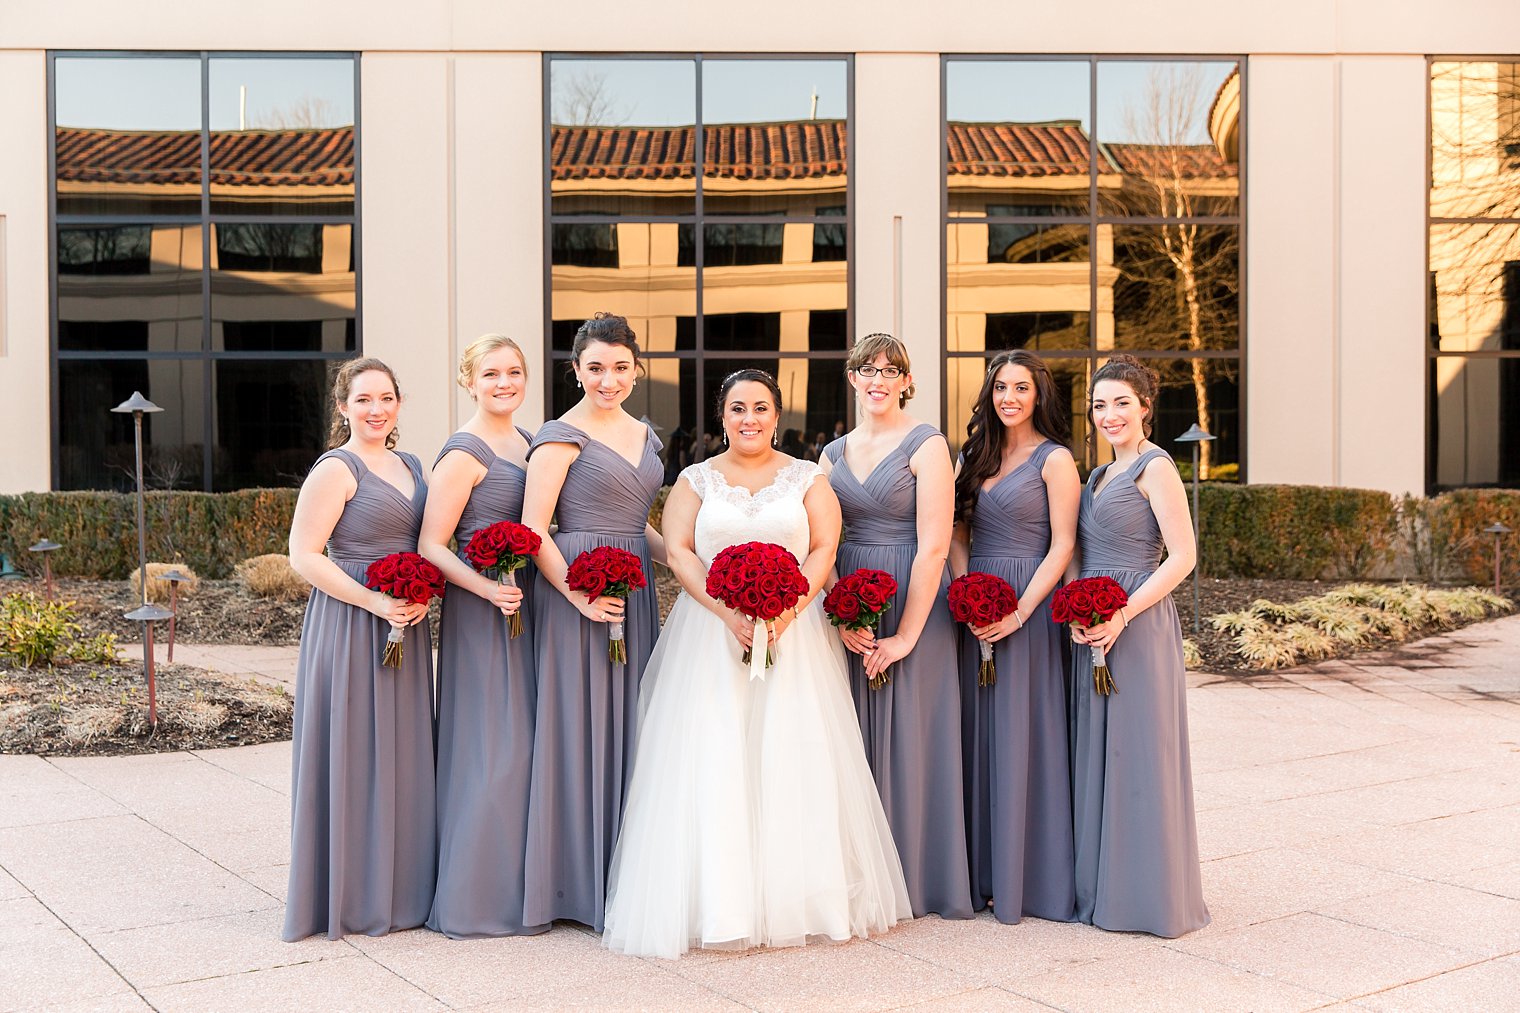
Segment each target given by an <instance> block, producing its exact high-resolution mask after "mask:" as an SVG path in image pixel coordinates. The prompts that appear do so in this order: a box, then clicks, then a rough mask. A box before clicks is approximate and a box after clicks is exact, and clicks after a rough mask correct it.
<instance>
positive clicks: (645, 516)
mask: <svg viewBox="0 0 1520 1013" xmlns="http://www.w3.org/2000/svg"><path fill="white" fill-rule="evenodd" d="M545 443H573V444H575V445H576V446H577V447H580V448H581V453H580V456H579V457H577V458H576V459H575V461H574V462H573V463H571V465H570V470H569V472H568V473H567V474H566V475H565V483H564V485H563V486H562V487H561V488H560V494H559V505H558V506H557V507H556V508H555V515H556V518H557V520H558V521H559V530H560V531H561V532H563V533H568V532H586V533H590V534H599V535H613V536H616V537H621V538H642V537H643V536H644V525H645V524H647V523H649V507H650V505H651V504H653V502H654V497H655V493H657V492H659V489H660V483H661V482H662V481H663V480H664V478H665V466H664V465H663V464H661V463H660V457H659V451H660V448H661V446H663V444H661V443H660V438H659V437H658V436H656V435H655V434H654V430H652V429H651V430H649V438H648V439H647V440H645V442H644V454H643V456H642V457H641V458H640V459H639V463H638V466H637V467H635V466H634V465H632V464H630V463H629V462H628V461H627V459H625V458H624V457H623V456H622V455H621V454H619V453H618V452H617V451H615V450H613V449H612V448H611V447H609V446H607V444H605V443H603V442H602V441H601V440H598V439H596V438H595V437H593V436H591V435H589V434H588V433H586V432H585V431H584V430H581V429H577V428H576V427H575V426H572V425H570V423H568V422H562V421H560V420H559V419H554V420H553V421H550V422H545V423H544V424H543V426H542V428H540V429H539V431H538V435H537V436H535V437H533V443H532V446H531V447H530V449H529V451H528V453H529V454H530V455H531V454H532V453H533V452H534V451H535V450H537V449H538V448H539V447H541V446H543V445H544V444H545Z"/></svg>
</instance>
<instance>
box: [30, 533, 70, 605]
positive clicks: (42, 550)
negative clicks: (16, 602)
mask: <svg viewBox="0 0 1520 1013" xmlns="http://www.w3.org/2000/svg"><path fill="white" fill-rule="evenodd" d="M61 548H63V546H61V545H59V544H58V543H57V542H55V541H53V540H52V539H51V538H44V539H42V541H40V542H38V543H37V544H36V545H29V546H27V550H26V551H28V552H35V553H37V554H38V555H40V556H41V557H42V579H43V580H44V581H45V582H46V586H47V600H48V601H52V600H53V564H52V563H51V562H49V556H50V554H51V553H54V552H57V551H58V550H59V549H61Z"/></svg>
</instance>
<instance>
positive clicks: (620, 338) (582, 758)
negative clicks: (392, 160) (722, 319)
mask: <svg viewBox="0 0 1520 1013" xmlns="http://www.w3.org/2000/svg"><path fill="white" fill-rule="evenodd" d="M571 352H572V355H573V357H574V363H573V364H574V368H575V379H576V382H577V383H578V384H579V385H580V386H581V388H582V389H583V390H584V391H585V395H584V396H583V397H582V398H581V400H580V401H579V402H577V403H576V404H575V405H574V406H573V407H572V408H571V409H570V410H569V411H567V412H566V413H565V414H564V415H563V416H561V417H560V418H559V419H556V420H554V421H551V422H546V423H545V424H544V425H543V427H542V428H541V429H539V431H538V435H537V436H536V437H534V439H533V445H532V447H531V448H530V449H529V451H528V453H529V463H528V482H527V491H526V493H525V495H524V499H523V523H524V524H526V525H528V526H529V527H531V528H532V529H533V530H535V531H537V532H538V533H539V534H540V535H541V536H543V539H544V544H543V548H542V549H540V550H539V555H538V566H539V571H538V580H537V581H536V582H535V584H534V588H533V602H534V608H533V629H534V638H535V643H534V652H535V658H536V671H537V673H538V716H537V721H536V723H535V730H534V751H533V777H532V788H531V792H530V795H529V802H528V826H529V828H530V829H529V834H528V850H527V863H526V869H527V873H526V884H527V895H526V898H525V901H524V913H523V922H524V924H527V925H547V924H548V923H549V922H552V921H554V920H555V919H557V918H566V919H569V920H571V921H577V922H580V923H582V924H584V925H588V926H590V927H591V928H592V929H594V930H595V931H597V932H601V931H602V929H603V922H602V919H603V911H604V906H603V901H604V898H605V895H606V892H607V867H608V863H609V862H610V861H611V859H612V849H613V846H614V845H615V844H616V843H617V831H618V825H619V823H620V822H621V818H622V810H623V799H624V798H625V797H626V793H627V789H628V781H629V777H630V775H631V774H632V773H633V747H634V731H635V729H636V728H637V725H638V699H639V679H640V677H641V676H642V675H643V672H644V664H645V662H647V661H648V660H649V653H650V651H652V650H653V649H654V643H655V640H656V638H657V637H658V636H659V632H660V617H659V607H658V605H657V603H656V601H655V592H654V571H653V570H652V569H651V567H650V560H651V558H653V559H659V560H661V561H662V562H663V560H664V555H665V554H664V544H663V543H662V542H661V541H660V536H659V535H658V534H657V533H655V531H654V529H653V528H651V527H650V526H649V508H650V506H652V505H653V503H654V497H655V494H656V493H657V492H658V491H659V489H660V482H661V480H662V479H663V478H664V476H665V466H664V465H663V464H661V463H660V458H659V450H660V446H661V444H660V441H659V438H658V437H656V436H655V434H654V431H653V430H652V429H651V428H650V427H649V426H648V425H647V424H645V423H643V422H640V421H639V420H638V419H635V418H634V417H633V416H631V415H629V414H628V413H627V412H626V411H624V410H623V402H624V401H626V400H627V399H628V395H629V394H630V393H631V392H632V391H633V388H634V384H635V382H636V379H635V378H636V376H637V371H638V365H639V344H638V339H637V338H636V337H635V336H634V333H633V330H632V329H631V328H630V327H629V326H628V321H626V320H624V319H623V318H622V317H620V316H614V315H612V314H610V313H598V314H597V315H596V316H595V317H593V318H592V319H590V320H587V321H586V322H585V323H584V324H582V325H581V328H580V330H578V331H577V332H576V334H575V344H574V345H573V346H572V349H571ZM551 519H556V520H557V521H558V524H559V529H558V531H557V532H556V533H555V534H554V537H553V538H552V539H551V538H550V537H549V522H550V520H551ZM598 545H613V546H616V547H617V548H620V549H627V550H628V551H630V552H633V553H635V554H636V555H638V556H639V557H640V558H641V559H642V560H643V564H644V575H645V577H647V578H648V580H649V586H648V587H645V588H643V589H642V590H639V591H635V592H634V593H633V595H632V597H630V598H629V600H628V602H627V607H626V611H625V608H624V603H623V601H622V600H621V599H618V598H612V597H606V596H604V597H601V598H598V599H596V600H595V601H587V600H586V596H585V595H584V594H581V593H579V592H572V591H570V590H569V588H568V587H567V586H566V584H565V571H566V570H567V569H568V567H569V564H570V563H571V562H573V561H574V560H575V557H576V556H578V555H580V554H581V553H582V552H584V551H585V550H587V549H592V548H595V547H596V546H598ZM619 619H621V620H623V626H624V636H625V637H626V638H627V643H626V647H627V652H628V661H627V663H626V664H617V665H614V664H613V663H612V662H610V661H608V660H607V639H608V633H609V630H608V625H607V624H608V623H609V622H612V621H615V620H619Z"/></svg>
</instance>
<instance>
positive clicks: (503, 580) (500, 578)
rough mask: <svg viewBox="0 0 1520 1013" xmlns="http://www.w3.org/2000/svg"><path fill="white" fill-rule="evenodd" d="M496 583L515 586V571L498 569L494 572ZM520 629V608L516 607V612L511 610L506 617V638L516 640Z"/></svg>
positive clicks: (520, 633)
mask: <svg viewBox="0 0 1520 1013" xmlns="http://www.w3.org/2000/svg"><path fill="white" fill-rule="evenodd" d="M496 583H498V584H505V585H506V586H507V587H516V586H517V571H516V570H498V571H497V572H496ZM522 631H523V624H522V609H518V610H517V611H516V612H513V613H512V614H511V615H510V616H508V617H507V638H508V639H510V640H516V639H517V638H518V637H520V636H522Z"/></svg>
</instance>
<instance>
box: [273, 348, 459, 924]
mask: <svg viewBox="0 0 1520 1013" xmlns="http://www.w3.org/2000/svg"><path fill="white" fill-rule="evenodd" d="M333 400H334V402H335V407H336V412H335V415H334V418H333V426H332V435H331V437H330V439H329V441H328V442H329V443H330V444H331V445H332V446H333V447H335V448H336V449H334V450H329V451H328V452H327V453H325V454H323V455H322V456H321V457H319V458H317V463H316V464H315V465H314V466H313V467H312V469H311V473H310V474H309V475H307V476H306V481H305V482H304V483H302V485H301V495H300V498H299V499H298V500H297V502H296V511H295V516H294V518H293V519H292V520H291V524H290V562H291V565H292V566H293V567H295V570H296V572H297V573H299V574H300V575H301V576H303V577H305V578H306V579H307V580H308V581H310V582H311V584H312V587H313V590H312V593H311V598H310V600H309V601H308V602H307V604H306V621H305V623H304V624H303V625H302V627H301V649H300V654H299V656H298V659H297V661H296V699H295V729H294V734H293V736H292V742H291V745H292V752H293V760H292V763H291V798H290V801H291V827H290V887H289V891H288V892H287V894H286V899H285V928H284V931H283V932H282V933H281V937H282V938H283V939H285V940H287V941H294V940H297V939H303V938H305V937H306V936H309V935H313V934H315V933H318V932H325V933H326V934H327V937H328V938H329V939H338V938H340V937H342V936H343V935H344V934H345V933H350V932H360V933H363V934H365V935H369V936H378V935H384V934H385V933H387V932H390V931H392V930H393V929H410V928H415V927H416V926H418V925H421V924H422V923H423V921H425V920H426V919H427V916H428V909H429V907H431V906H432V903H433V873H434V869H435V864H436V855H437V836H436V833H435V828H434V807H433V712H432V701H433V687H432V680H433V647H432V643H431V642H430V638H429V636H428V627H427V622H426V619H427V606H426V605H411V604H405V603H402V602H400V601H398V600H396V599H394V598H390V597H388V596H386V595H383V594H381V593H380V592H379V591H371V590H369V589H368V588H366V587H365V586H364V583H363V582H364V571H365V568H366V567H368V566H369V564H370V563H372V562H374V561H375V560H376V559H379V558H380V557H382V556H386V555H389V554H390V553H392V552H412V551H415V550H416V548H417V529H418V526H419V525H420V524H421V523H422V511H423V504H424V502H425V500H426V499H427V486H426V484H425V483H424V481H423V477H422V465H421V463H420V462H419V461H418V460H417V458H416V457H414V456H413V455H411V454H404V453H397V452H395V451H394V450H392V448H393V447H394V446H395V445H396V435H397V434H396V414H397V411H398V410H399V408H400V406H401V392H400V389H399V388H398V386H397V384H396V377H395V374H394V373H392V372H391V370H390V367H389V366H387V365H386V364H385V363H383V362H381V361H380V360H379V359H356V360H353V361H350V362H347V363H344V365H343V366H342V368H341V369H339V370H338V374H337V377H336V379H335V380H334V382H333ZM324 545H325V546H326V550H327V551H326V553H325V554H324V553H323V546H324ZM414 624H420V625H418V626H417V628H415V629H410V628H409V627H412V626H413V625H414ZM391 627H395V628H397V629H405V630H407V633H406V640H405V644H404V659H403V661H402V665H401V667H400V668H399V669H393V668H382V667H381V666H380V654H381V652H382V651H383V650H384V648H385V639H386V635H387V634H388V633H389V632H390V629H391Z"/></svg>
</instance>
